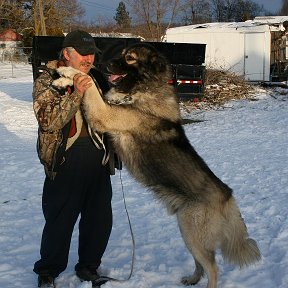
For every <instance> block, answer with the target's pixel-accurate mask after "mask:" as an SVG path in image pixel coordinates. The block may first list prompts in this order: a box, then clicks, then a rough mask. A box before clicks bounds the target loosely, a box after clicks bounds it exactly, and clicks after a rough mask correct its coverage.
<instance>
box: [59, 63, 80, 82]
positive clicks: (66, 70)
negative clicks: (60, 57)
mask: <svg viewBox="0 0 288 288" xmlns="http://www.w3.org/2000/svg"><path fill="white" fill-rule="evenodd" d="M57 72H58V74H59V75H60V76H64V77H66V78H70V79H73V77H74V76H75V75H76V74H78V73H81V74H84V73H83V72H81V71H80V70H77V69H75V68H72V67H69V66H62V67H59V68H57Z"/></svg>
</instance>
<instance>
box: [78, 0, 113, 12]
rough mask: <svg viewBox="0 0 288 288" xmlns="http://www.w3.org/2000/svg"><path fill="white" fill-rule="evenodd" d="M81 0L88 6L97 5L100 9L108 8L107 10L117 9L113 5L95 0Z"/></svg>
mask: <svg viewBox="0 0 288 288" xmlns="http://www.w3.org/2000/svg"><path fill="white" fill-rule="evenodd" d="M80 2H82V3H83V4H85V5H86V6H90V7H96V8H100V9H103V10H107V11H108V10H115V7H111V6H107V5H103V4H99V3H95V2H92V1H88V0H81V1H80Z"/></svg>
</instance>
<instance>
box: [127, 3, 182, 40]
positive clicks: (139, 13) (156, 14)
mask: <svg viewBox="0 0 288 288" xmlns="http://www.w3.org/2000/svg"><path fill="white" fill-rule="evenodd" d="M124 2H125V3H126V4H127V6H129V7H131V10H132V13H134V14H135V15H136V17H135V19H138V21H139V23H137V24H138V25H139V24H144V25H145V26H146V29H147V31H148V32H149V34H148V35H147V36H148V37H149V39H151V40H156V41H159V40H160V39H161V37H162V36H163V34H164V31H165V29H167V28H169V27H170V25H171V24H172V23H173V20H174V19H175V16H176V15H177V12H178V11H179V7H180V0H125V1H124Z"/></svg>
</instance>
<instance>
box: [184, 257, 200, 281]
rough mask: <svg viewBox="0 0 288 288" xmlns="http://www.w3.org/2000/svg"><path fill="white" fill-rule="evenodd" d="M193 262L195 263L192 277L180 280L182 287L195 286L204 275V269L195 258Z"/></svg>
mask: <svg viewBox="0 0 288 288" xmlns="http://www.w3.org/2000/svg"><path fill="white" fill-rule="evenodd" d="M194 261H195V271H194V273H193V275H192V276H188V277H183V278H182V280H181V282H182V284H184V285H187V286H188V285H195V284H197V283H198V282H199V281H200V279H201V278H202V277H203V275H204V269H203V267H202V265H201V264H200V263H199V262H198V261H197V260H196V259H195V258H194Z"/></svg>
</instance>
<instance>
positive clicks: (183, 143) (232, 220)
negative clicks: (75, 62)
mask: <svg viewBox="0 0 288 288" xmlns="http://www.w3.org/2000/svg"><path fill="white" fill-rule="evenodd" d="M107 68H108V70H109V71H110V73H113V74H121V75H122V77H119V78H118V79H120V80H118V81H116V82H115V83H116V84H115V86H114V87H113V88H112V89H111V90H110V91H109V92H108V94H107V95H106V99H105V100H104V101H103V99H102V98H101V97H100V95H99V93H98V91H97V89H96V87H95V86H93V87H91V88H89V89H88V90H87V91H86V93H85V96H84V100H83V109H84V111H85V117H86V119H87V121H88V123H89V125H90V126H91V127H92V129H94V130H96V131H99V132H102V133H104V132H105V133H108V134H110V136H111V138H112V140H113V143H114V147H115V150H116V152H117V154H118V155H119V156H120V158H121V160H122V161H123V163H124V165H125V166H126V167H127V169H128V170H129V171H130V173H131V174H132V175H133V176H134V177H135V178H136V179H137V180H138V181H139V182H141V183H142V184H143V185H144V186H145V187H147V188H149V189H150V190H152V191H153V192H154V193H155V195H156V197H157V198H158V199H160V200H161V202H163V203H164V205H165V206H166V207H167V209H168V211H169V213H170V214H175V215H176V217H177V220H178V224H179V228H180V231H181V234H182V237H183V239H184V241H185V244H186V246H187V248H188V249H189V251H190V252H191V254H192V255H193V257H194V260H195V271H194V274H193V275H192V276H189V277H184V278H183V279H182V283H183V284H184V285H192V284H196V283H197V282H198V281H199V280H200V279H201V277H202V276H203V275H204V272H206V274H207V276H208V285H207V288H216V287H217V278H218V273H217V270H218V269H217V265H216V262H215V251H216V249H217V248H220V249H221V251H222V255H223V257H224V259H225V260H227V261H229V262H232V263H235V264H237V265H239V266H241V267H242V266H245V265H249V264H251V263H254V262H256V261H258V260H260V258H261V255H260V251H259V249H258V247H257V244H256V242H255V241H254V240H253V239H250V238H249V236H248V233H247V229H246V225H245V223H244V221H243V219H242V217H241V214H240V211H239V209H238V207H237V205H236V203H235V199H234V197H233V195H232V190H231V188H229V187H228V186H227V185H226V184H225V183H223V182H222V181H221V180H220V179H219V178H218V177H217V176H216V175H215V174H214V173H213V172H212V171H211V170H210V169H209V167H208V166H207V164H206V163H205V162H204V161H203V159H202V158H201V157H200V156H199V155H198V154H197V152H196V151H195V149H194V148H193V147H192V145H191V144H190V142H189V140H188V139H187V137H186V135H185V132H184V130H183V127H182V126H181V118H180V111H179V105H178V101H177V98H176V95H175V93H174V90H173V87H172V86H170V85H169V84H167V83H168V80H169V79H171V72H170V65H168V63H167V61H166V59H165V58H164V57H163V56H162V55H160V54H159V53H158V52H157V51H156V50H155V49H154V48H153V47H151V46H150V45H147V44H143V43H140V44H136V45H134V46H132V47H130V48H128V49H126V50H125V51H124V52H123V54H122V56H121V57H120V58H119V59H114V60H113V61H111V63H110V64H109V65H108V67H107ZM60 69H62V68H60ZM68 70H69V68H68ZM59 73H61V74H63V75H64V76H66V77H69V76H70V77H73V75H74V74H75V73H77V71H76V72H75V71H72V72H71V69H70V70H69V71H67V68H66V70H65V68H64V69H63V70H62V71H61V70H60V71H59ZM78 73H79V71H78Z"/></svg>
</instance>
